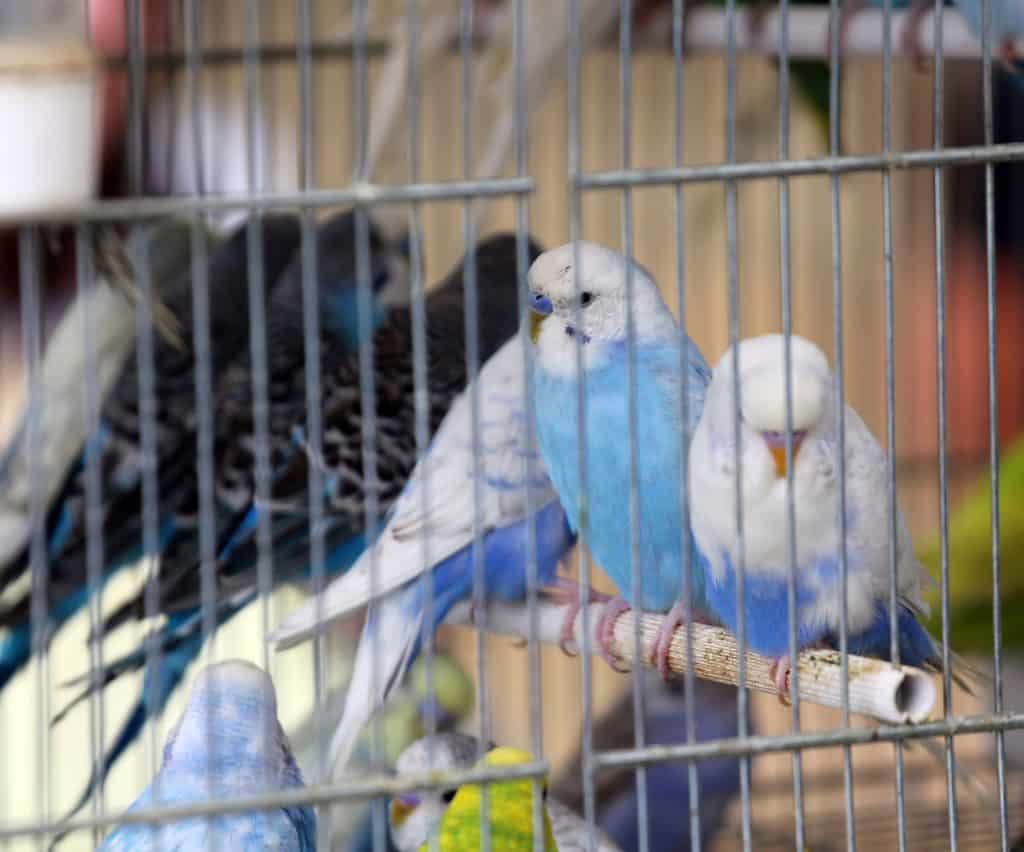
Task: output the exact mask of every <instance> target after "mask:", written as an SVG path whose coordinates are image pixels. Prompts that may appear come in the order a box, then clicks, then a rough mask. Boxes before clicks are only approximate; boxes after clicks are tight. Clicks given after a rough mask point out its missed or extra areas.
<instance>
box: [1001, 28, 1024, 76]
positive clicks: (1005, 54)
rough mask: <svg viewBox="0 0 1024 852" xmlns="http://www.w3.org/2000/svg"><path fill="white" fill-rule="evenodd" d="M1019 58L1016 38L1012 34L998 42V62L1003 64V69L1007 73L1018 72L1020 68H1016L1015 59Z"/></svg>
mask: <svg viewBox="0 0 1024 852" xmlns="http://www.w3.org/2000/svg"><path fill="white" fill-rule="evenodd" d="M1019 59H1020V57H1019V56H1018V55H1017V41H1016V39H1015V38H1014V37H1013V36H1009V37H1008V38H1005V39H1003V41H1002V42H1000V44H999V64H1000V65H1002V66H1003V70H1004V71H1006V72H1007V73H1009V74H1018V73H1019V71H1020V69H1018V68H1017V61H1018V60H1019Z"/></svg>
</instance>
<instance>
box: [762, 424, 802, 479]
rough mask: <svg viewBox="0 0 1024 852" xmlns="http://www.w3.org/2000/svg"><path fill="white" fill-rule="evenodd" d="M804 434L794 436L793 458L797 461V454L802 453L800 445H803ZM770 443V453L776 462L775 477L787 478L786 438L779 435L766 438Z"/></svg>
mask: <svg viewBox="0 0 1024 852" xmlns="http://www.w3.org/2000/svg"><path fill="white" fill-rule="evenodd" d="M803 440H804V433H803V432H796V433H794V434H793V458H794V459H796V454H797V453H798V452H799V451H800V444H802V443H803ZM766 441H767V442H768V451H769V452H770V453H771V454H772V459H773V460H774V462H775V475H776V476H778V477H779V479H785V478H786V441H785V438H783V437H781V436H779V435H774V434H773V435H771V436H766Z"/></svg>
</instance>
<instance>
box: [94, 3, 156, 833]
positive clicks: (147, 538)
mask: <svg viewBox="0 0 1024 852" xmlns="http://www.w3.org/2000/svg"><path fill="white" fill-rule="evenodd" d="M126 6H127V9H126V18H127V33H128V102H129V108H128V129H127V134H126V135H127V148H128V158H127V159H128V162H127V170H128V175H127V183H128V191H129V193H130V194H131V195H133V196H137V195H140V194H141V193H142V189H143V185H142V182H143V166H144V160H143V157H144V149H143V131H144V128H143V120H142V110H143V106H144V98H145V71H146V67H145V53H144V45H143V41H142V20H141V18H142V16H141V14H140V10H139V0H126ZM130 239H131V258H132V263H133V266H134V269H135V275H136V285H137V286H138V288H139V300H138V302H137V304H136V310H135V331H136V348H135V356H136V370H137V373H138V381H139V447H140V456H139V472H140V480H141V483H142V553H143V557H144V559H145V562H146V585H145V593H144V602H143V603H144V608H145V614H146V624H147V628H146V635H145V639H144V648H145V653H146V671H155V670H156V669H157V668H158V667H159V666H160V665H162V662H161V658H162V656H163V649H162V648H161V643H160V641H159V634H158V631H157V630H156V629H154V628H153V627H152V625H153V624H155V622H156V619H157V616H158V615H159V613H160V589H159V581H160V562H159V558H158V557H159V553H160V532H159V530H160V486H159V483H158V477H157V474H158V461H157V431H156V366H155V360H154V359H155V346H154V337H153V281H152V277H151V275H150V266H149V259H148V245H149V241H148V239H147V238H146V236H145V234H144V231H143V229H142V227H141V226H139V225H137V224H136V225H134V226H133V227H132V229H131V233H130ZM158 733H159V732H158V725H157V723H156V720H155V719H151V720H149V724H148V725H147V735H146V736H145V737H144V738H143V739H144V743H145V748H146V770H147V771H146V775H147V776H148V777H152V778H153V797H154V800H156V801H158V800H159V798H160V789H159V788H160V782H159V775H158V774H157V772H156V769H157V766H158V765H159V761H160V743H159V741H158V740H159V737H158ZM100 759H101V757H100V756H99V755H95V756H94V759H93V763H94V765H96V766H99V760H100ZM152 837H153V841H154V842H155V843H159V833H158V832H157V830H156V825H154V826H153V834H152Z"/></svg>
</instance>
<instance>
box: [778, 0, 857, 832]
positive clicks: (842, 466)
mask: <svg viewBox="0 0 1024 852" xmlns="http://www.w3.org/2000/svg"><path fill="white" fill-rule="evenodd" d="M829 12H830V15H831V20H832V21H833V22H836V21H838V20H839V0H830V2H829ZM829 53H830V60H831V61H830V63H829V85H828V88H829V98H828V100H829V109H828V126H829V130H828V147H829V153H830V155H831V156H833V157H837V156H839V147H840V139H841V130H842V128H841V120H842V103H841V101H840V93H841V89H840V85H839V83H840V71H841V65H840V63H841V61H842V56H841V54H842V51H841V50H840V44H839V27H838V25H833V26H831V27H830V28H829ZM829 189H830V194H831V198H832V221H831V227H832V304H833V311H834V315H833V332H832V334H833V339H834V341H835V377H836V380H835V396H836V399H835V404H836V411H835V414H836V432H837V434H838V444H837V448H836V450H837V452H836V455H837V457H838V460H839V465H838V468H839V507H838V514H839V517H838V518H837V519H836V525H837V526H838V528H839V552H838V553H837V554H836V555H837V557H838V559H839V683H840V704H841V710H840V724H841V725H842V726H843V727H844V728H847V727H849V726H850V669H849V663H850V658H849V638H850V631H849V588H848V586H849V574H848V565H847V552H846V536H847V524H846V402H845V399H846V394H845V382H844V379H843V281H842V276H843V246H842V222H841V205H840V201H841V199H840V195H839V175H838V174H835V173H833V174H832V175H831V178H830V180H829ZM787 381H788V379H787ZM787 440H788V438H787ZM843 793H844V796H843V805H844V815H845V819H846V825H845V828H846V848H847V850H848V852H853V850H854V849H855V848H856V836H855V834H854V818H853V816H854V802H853V752H852V749H851V748H850V746H849V745H844V746H843Z"/></svg>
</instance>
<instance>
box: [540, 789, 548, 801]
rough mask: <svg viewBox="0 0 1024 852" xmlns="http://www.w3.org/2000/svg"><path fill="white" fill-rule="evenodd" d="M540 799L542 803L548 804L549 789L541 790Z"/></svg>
mask: <svg viewBox="0 0 1024 852" xmlns="http://www.w3.org/2000/svg"><path fill="white" fill-rule="evenodd" d="M540 797H541V800H542V801H545V802H546V801H547V800H548V788H547V787H545V788H544V789H543V790H541V792H540Z"/></svg>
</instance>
